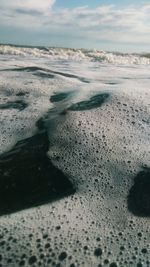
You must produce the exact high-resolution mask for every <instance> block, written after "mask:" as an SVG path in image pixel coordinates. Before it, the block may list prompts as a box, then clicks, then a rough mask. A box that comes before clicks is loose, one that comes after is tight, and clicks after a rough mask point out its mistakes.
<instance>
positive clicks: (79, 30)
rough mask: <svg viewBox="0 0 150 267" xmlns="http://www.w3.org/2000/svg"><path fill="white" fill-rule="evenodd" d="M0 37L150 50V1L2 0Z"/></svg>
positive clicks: (37, 42) (26, 41) (14, 40)
mask: <svg viewBox="0 0 150 267" xmlns="http://www.w3.org/2000/svg"><path fill="white" fill-rule="evenodd" d="M0 42H1V43H14V44H22V45H46V46H63V47H75V48H81V47H83V48H97V49H104V50H109V51H110V50H111V51H112V50H113V51H117V50H118V51H123V52H128V51H131V52H134V51H135V52H136V51H138V52H143V51H145V52H146V51H148V52H150V1H149V0H145V1H143V0H136V1H135V0H134V1H131V0H130V1H129V0H122V1H121V0H116V1H115V0H114V1H112V0H0Z"/></svg>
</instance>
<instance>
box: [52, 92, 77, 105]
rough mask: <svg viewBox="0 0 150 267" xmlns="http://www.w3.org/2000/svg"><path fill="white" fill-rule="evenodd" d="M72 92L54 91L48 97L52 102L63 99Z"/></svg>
mask: <svg viewBox="0 0 150 267" xmlns="http://www.w3.org/2000/svg"><path fill="white" fill-rule="evenodd" d="M71 94H72V92H63V93H56V94H54V95H52V96H51V97H50V101H51V102H52V103H53V102H59V101H62V100H65V99H66V98H68V97H69V96H71Z"/></svg>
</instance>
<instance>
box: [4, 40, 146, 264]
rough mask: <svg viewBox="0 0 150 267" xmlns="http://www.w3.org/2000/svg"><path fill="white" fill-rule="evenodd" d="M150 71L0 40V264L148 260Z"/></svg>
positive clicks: (129, 61) (140, 60) (97, 55)
mask: <svg viewBox="0 0 150 267" xmlns="http://www.w3.org/2000/svg"><path fill="white" fill-rule="evenodd" d="M149 73H150V59H149V56H146V55H144V54H143V55H141V54H122V53H113V52H105V51H97V50H84V49H65V48H49V47H19V46H10V45H0V125H1V126H0V266H2V267H6V266H10V267H18V266H27V267H28V266H42V267H49V266H57V267H58V266H60V267H80V266H82V267H101V266H104V267H105V266H106V267H107V266H109V267H132V266H133V267H148V266H150V259H149V255H150V150H149V144H150V117H149V114H150V75H149Z"/></svg>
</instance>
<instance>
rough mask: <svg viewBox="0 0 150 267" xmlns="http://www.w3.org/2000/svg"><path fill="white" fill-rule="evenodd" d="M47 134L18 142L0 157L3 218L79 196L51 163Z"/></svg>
mask: <svg viewBox="0 0 150 267" xmlns="http://www.w3.org/2000/svg"><path fill="white" fill-rule="evenodd" d="M48 148H49V141H48V137H47V133H46V131H43V132H41V133H39V134H37V135H35V136H33V137H31V138H28V139H25V140H23V141H20V142H18V143H17V144H16V145H15V147H14V148H13V149H12V150H10V151H9V152H7V153H4V154H3V155H1V156H0V215H4V214H9V213H12V212H16V211H19V210H23V209H25V208H30V207H35V206H38V205H40V204H44V203H49V202H51V201H54V200H56V199H59V198H62V197H64V196H68V195H70V194H73V193H74V192H75V190H74V188H73V186H72V184H71V182H70V181H69V180H68V178H67V177H66V176H65V175H64V174H63V173H62V172H61V171H60V170H59V169H57V168H56V167H55V166H54V165H53V164H52V163H51V161H50V160H49V159H48V157H47V155H46V152H47V151H48Z"/></svg>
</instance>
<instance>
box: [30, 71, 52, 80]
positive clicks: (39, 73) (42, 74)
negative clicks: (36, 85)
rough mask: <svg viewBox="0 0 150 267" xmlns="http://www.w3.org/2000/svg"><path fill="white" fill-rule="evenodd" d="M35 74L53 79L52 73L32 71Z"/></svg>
mask: <svg viewBox="0 0 150 267" xmlns="http://www.w3.org/2000/svg"><path fill="white" fill-rule="evenodd" d="M34 75H35V76H38V77H41V78H46V79H54V77H55V76H54V75H53V74H50V73H44V72H39V71H38V72H37V73H34Z"/></svg>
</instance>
